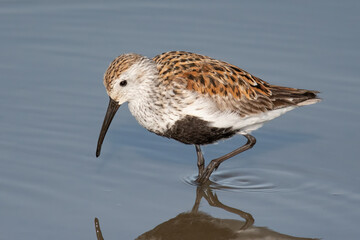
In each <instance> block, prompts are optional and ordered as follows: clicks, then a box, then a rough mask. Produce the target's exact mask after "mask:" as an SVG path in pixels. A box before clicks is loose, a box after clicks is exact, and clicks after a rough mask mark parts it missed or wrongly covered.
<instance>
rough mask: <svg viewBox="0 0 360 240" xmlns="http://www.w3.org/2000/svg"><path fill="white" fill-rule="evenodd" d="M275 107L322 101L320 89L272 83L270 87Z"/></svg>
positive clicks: (303, 104)
mask: <svg viewBox="0 0 360 240" xmlns="http://www.w3.org/2000/svg"><path fill="white" fill-rule="evenodd" d="M270 89H271V92H272V95H271V97H270V98H271V100H272V101H273V103H274V105H275V108H283V107H286V106H294V105H295V106H305V105H310V104H314V103H317V102H320V101H321V99H320V98H319V97H318V96H317V93H319V92H318V91H313V90H306V89H297V88H288V87H281V86H275V85H272V86H271V87H270Z"/></svg>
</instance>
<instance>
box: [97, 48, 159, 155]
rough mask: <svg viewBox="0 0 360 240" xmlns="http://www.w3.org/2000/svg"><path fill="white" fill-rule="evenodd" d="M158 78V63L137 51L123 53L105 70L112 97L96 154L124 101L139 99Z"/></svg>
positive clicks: (105, 78) (106, 83)
mask: <svg viewBox="0 0 360 240" xmlns="http://www.w3.org/2000/svg"><path fill="white" fill-rule="evenodd" d="M157 78H158V70H157V68H156V64H155V62H154V61H152V60H151V59H149V58H147V57H144V56H141V55H139V54H135V53H129V54H123V55H121V56H119V57H117V58H115V60H114V61H112V63H111V64H110V66H109V67H108V69H107V70H106V72H105V76H104V85H105V88H106V91H107V94H108V95H109V97H110V101H109V105H108V108H107V111H106V115H105V118H104V122H103V125H102V127H101V131H100V135H99V140H98V145H97V149H96V156H97V157H98V156H99V155H100V150H101V145H102V142H103V140H104V138H105V135H106V132H107V130H108V128H109V126H110V123H111V121H112V119H113V117H114V116H115V113H116V111H117V110H118V109H119V107H120V105H121V104H122V103H124V102H131V101H133V100H138V99H139V96H142V95H143V94H144V93H146V92H149V90H150V88H149V87H150V86H151V85H154V81H156V79H157Z"/></svg>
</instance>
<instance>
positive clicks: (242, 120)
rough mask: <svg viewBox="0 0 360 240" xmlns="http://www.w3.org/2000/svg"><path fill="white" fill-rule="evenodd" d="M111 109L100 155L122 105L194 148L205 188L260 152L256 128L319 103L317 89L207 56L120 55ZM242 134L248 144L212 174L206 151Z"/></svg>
mask: <svg viewBox="0 0 360 240" xmlns="http://www.w3.org/2000/svg"><path fill="white" fill-rule="evenodd" d="M104 85H105V88H106V91H107V94H108V95H109V99H110V100H109V105H108V108H107V112H106V115H105V118H104V122H103V124H102V128H101V131H100V135H99V139H98V143H97V149H96V157H98V156H99V155H100V151H101V145H102V143H103V140H104V138H105V135H106V132H107V130H108V128H109V126H110V123H111V121H112V119H113V117H114V115H115V113H116V112H117V110H118V109H119V107H120V105H121V104H123V103H125V102H128V107H129V110H130V112H131V114H132V115H133V116H134V117H135V119H136V120H137V121H138V122H139V123H140V125H142V126H143V127H144V128H146V129H147V130H149V131H150V132H153V133H155V134H157V135H160V136H163V137H167V138H172V139H175V140H177V141H179V142H182V143H185V144H193V145H195V149H196V153H197V166H198V177H197V179H196V181H197V182H198V183H199V184H203V183H205V182H207V181H208V179H209V177H210V175H211V173H212V172H213V171H214V170H215V169H217V168H218V167H219V165H220V164H221V163H222V162H224V161H225V160H227V159H229V158H231V157H233V156H235V155H237V154H239V153H241V152H244V151H246V150H248V149H250V148H252V147H253V146H254V144H255V143H256V139H255V137H253V136H252V135H250V133H251V132H252V131H253V130H256V129H258V128H259V127H261V126H262V125H263V124H264V123H265V122H267V121H270V120H272V119H274V118H276V117H279V116H280V115H282V114H284V113H285V112H288V111H290V110H292V109H294V108H296V107H298V106H304V105H309V104H313V103H316V102H318V101H320V99H319V98H318V97H317V95H316V94H317V93H318V92H317V91H312V90H305V89H296V88H288V87H282V86H276V85H271V84H269V83H267V82H265V81H263V80H261V79H260V78H258V77H255V76H254V75H252V74H250V73H248V72H246V71H245V70H243V69H241V68H239V67H237V66H235V65H232V64H230V63H227V62H224V61H219V60H216V59H213V58H210V57H207V56H203V55H200V54H195V53H190V52H184V51H172V52H165V53H162V54H160V55H157V56H155V57H154V58H152V59H151V58H148V57H145V56H142V55H139V54H135V53H129V54H123V55H121V56H119V57H117V58H116V59H115V60H114V61H113V62H112V63H111V64H110V66H109V67H108V69H107V70H106V72H105V75H104ZM235 134H240V135H243V136H245V137H246V139H247V143H246V144H245V145H243V146H241V147H239V148H237V149H235V150H234V151H232V152H230V153H228V154H225V155H224V156H221V157H219V158H216V159H213V160H212V161H210V162H209V164H208V165H207V167H206V168H205V160H204V156H203V154H202V151H201V148H200V146H201V145H205V144H211V143H215V142H217V141H219V140H222V139H226V138H230V137H232V136H234V135H235Z"/></svg>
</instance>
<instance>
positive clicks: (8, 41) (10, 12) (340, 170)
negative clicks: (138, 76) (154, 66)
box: [0, 0, 360, 239]
mask: <svg viewBox="0 0 360 240" xmlns="http://www.w3.org/2000/svg"><path fill="white" fill-rule="evenodd" d="M359 10H360V4H359V3H358V1H346V2H341V3H340V2H337V1H299V2H285V1H283V2H282V1H275V2H274V1H272V2H270V1H256V2H255V1H241V2H239V1H228V2H226V3H223V2H220V1H218V2H208V1H197V2H193V1H191V2H190V1H181V2H169V1H156V2H154V1H151V2H149V1H136V2H135V1H132V2H130V1H129V2H121V1H107V2H99V1H80V0H79V1H76V0H75V1H62V2H55V1H40V0H38V1H32V2H29V1H1V2H0V39H1V44H0V49H1V51H0V52H1V54H0V74H1V83H2V84H1V88H0V110H1V111H0V132H1V135H0V136H1V137H0V151H1V155H0V166H1V167H0V209H1V214H0V239H25V238H26V239H96V235H95V229H94V223H93V220H94V218H95V217H98V218H99V221H100V225H101V230H102V232H103V235H104V238H105V239H136V238H138V237H139V239H144V236H147V237H149V236H152V235H146V234H145V233H148V234H152V233H158V232H156V231H152V230H154V228H155V227H156V226H158V225H160V224H162V223H167V224H163V225H161V228H160V227H159V228H157V229H160V230H162V231H163V232H165V233H166V232H167V231H168V232H170V233H174V231H176V230H179V235H180V236H181V237H182V239H186V238H185V237H188V236H189V235H190V238H188V239H193V238H191V233H193V232H192V231H191V229H190V228H187V227H188V226H186V224H185V225H182V226H183V227H182V228H180V227H179V226H176V227H175V228H172V227H173V225H172V221H171V220H173V219H174V218H175V220H176V219H177V216H178V215H179V214H180V213H183V212H189V211H191V210H192V209H193V206H194V203H195V202H196V201H195V200H196V195H198V196H199V191H200V190H197V188H196V186H194V185H193V184H192V180H193V179H194V176H195V174H196V172H197V168H196V154H195V149H194V147H192V146H185V145H183V144H180V143H177V142H175V141H172V140H168V139H164V138H160V137H158V136H156V135H153V134H151V133H149V132H147V131H146V130H144V129H142V128H141V127H140V126H139V125H138V124H137V123H136V121H135V120H134V119H133V117H132V116H131V114H130V113H129V111H128V109H127V107H126V106H125V105H124V106H122V107H121V109H120V111H119V112H118V114H117V117H116V118H115V119H114V121H113V123H112V126H111V128H110V130H109V132H108V134H107V136H106V139H105V142H104V145H103V149H102V155H101V157H100V158H99V159H96V158H95V147H96V141H97V137H98V133H99V130H100V126H101V123H102V120H103V116H104V113H105V110H106V106H107V101H108V98H107V96H106V93H105V89H104V87H103V85H102V76H103V73H104V71H105V70H106V68H107V66H108V64H109V63H110V61H112V59H113V58H114V57H116V56H117V55H120V54H121V53H126V52H137V53H141V54H144V55H146V56H155V55H156V54H159V53H161V52H164V51H168V50H187V51H193V52H197V53H201V54H205V55H208V56H212V57H214V58H218V59H222V60H225V61H228V62H231V63H233V64H236V65H238V66H240V67H242V68H244V69H246V70H248V71H249V72H251V73H253V74H254V75H256V76H258V77H260V78H262V79H264V80H266V81H269V82H270V83H273V84H278V85H284V86H292V87H299V88H308V89H316V90H320V91H321V92H322V93H321V97H322V98H323V101H322V102H321V103H319V104H316V105H312V106H307V107H303V108H300V109H297V110H294V111H291V112H289V113H287V114H286V115H285V116H283V117H281V118H278V119H276V120H274V121H272V122H270V123H267V124H266V125H265V126H264V127H263V128H261V129H259V130H257V131H256V132H254V133H253V134H254V136H255V137H256V138H257V140H258V142H257V144H256V145H255V147H254V148H253V149H252V150H250V151H247V152H245V153H243V154H241V155H240V156H237V157H234V158H233V159H231V160H228V161H227V162H226V163H224V164H222V165H221V166H220V168H219V170H218V171H217V172H216V173H215V174H214V176H213V178H212V180H213V182H214V184H213V185H212V187H213V190H212V192H211V191H210V190H208V189H203V190H201V191H204V192H207V194H208V195H207V197H208V198H206V200H204V199H202V201H201V204H200V205H198V206H197V207H198V208H199V210H198V212H195V213H194V212H192V213H189V214H190V215H191V214H195V217H191V216H190V219H200V222H201V223H206V224H208V223H209V222H211V223H212V224H215V225H216V224H217V226H214V225H210V226H211V227H210V228H205V229H206V230H205V232H206V231H210V230H214V231H215V229H217V227H219V224H218V223H219V222H221V221H222V220H221V219H230V220H223V221H222V222H223V223H224V224H225V225H226V224H230V223H231V224H230V225H226V226H225V225H221V229H223V228H222V227H224V226H225V228H226V229H228V230H229V229H230V230H231V231H238V230H239V229H240V228H241V226H243V224H244V221H245V220H246V219H244V216H240V215H236V214H233V213H231V211H229V208H225V209H224V208H221V207H219V204H215V203H214V197H213V196H211V195H212V194H213V195H216V196H217V199H218V200H219V202H220V203H221V204H223V205H226V206H228V207H230V208H231V209H237V212H238V213H239V211H241V212H245V213H246V214H245V215H246V216H249V215H251V216H252V218H253V219H254V224H253V225H251V226H248V228H247V229H245V230H244V229H243V230H241V231H238V232H237V233H236V234H238V235H236V237H237V239H247V238H248V237H249V236H248V235H247V234H248V233H249V232H254V231H257V230H258V232H261V233H263V235H261V237H263V238H264V237H265V236H267V237H273V238H278V239H279V238H280V237H279V236H280V235H276V234H284V235H286V236H293V237H303V238H321V239H357V238H358V236H359V235H360V230H359V228H358V223H359V222H360V208H359V204H360V187H359V182H360V181H359V180H360V177H359V169H360V161H359V160H358V156H359V155H360V148H359V139H360V131H359V130H360V129H359V124H358V123H359V120H360V113H359V104H360V97H359V94H358V92H359V90H360V81H359V76H360V68H359V62H360V57H359V46H358V43H359V42H360V30H359V26H358V22H360V15H359V14H358V12H359ZM244 142H245V139H242V138H241V137H240V136H239V137H235V138H233V139H231V140H227V141H225V142H221V143H219V144H216V145H211V146H207V147H205V148H204V153H205V158H206V159H211V158H214V157H216V156H220V155H221V154H224V153H226V152H229V151H231V150H233V149H234V148H236V147H237V146H239V145H240V144H243V143H244ZM197 191H198V194H197ZM201 191H200V192H201ZM209 191H210V193H209ZM209 201H210V202H209ZM208 202H209V204H208ZM215 202H216V201H215ZM210 203H211V204H212V205H213V206H211V204H210ZM195 205H196V204H195ZM223 205H220V206H222V207H223ZM195 210H196V207H195ZM196 214H197V215H196ZM209 215H210V217H209ZM184 216H185V217H189V215H186V214H185V215H180V217H179V218H181V217H184ZM168 220H170V221H169V222H167V221H168ZM178 222H181V221H180V220H179V221H178ZM186 222H187V220H186V218H185V223H186ZM206 226H209V225H206ZM262 227H266V229H265V228H262ZM160 230H159V231H160ZM230 230H229V231H230ZM149 231H150V232H149ZM180 232H181V234H180ZM195 232H196V231H195ZM228 233H229V232H228ZM143 234H144V235H143ZM214 234H215V235H212V236H216V233H214ZM229 234H232V233H231V232H230V233H229ZM241 234H242V235H241ZM271 234H272V235H271ZM185 235H186V236H185ZM154 236H155V235H154ZM156 236H157V237H158V236H161V235H156ZM221 236H224V235H221ZM274 236H275V237H274ZM281 236H283V235H281ZM197 237H198V238H200V239H201V236H197ZM145 239H146V237H145ZM207 239H209V238H207ZM284 239H291V238H290V237H284Z"/></svg>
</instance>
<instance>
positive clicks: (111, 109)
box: [96, 97, 120, 157]
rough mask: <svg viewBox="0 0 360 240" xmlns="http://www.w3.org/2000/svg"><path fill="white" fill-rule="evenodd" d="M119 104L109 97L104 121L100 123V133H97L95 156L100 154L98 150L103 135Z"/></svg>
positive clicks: (99, 149)
mask: <svg viewBox="0 0 360 240" xmlns="http://www.w3.org/2000/svg"><path fill="white" fill-rule="evenodd" d="M119 107H120V105H119V104H118V103H117V102H116V101H114V100H112V99H111V98H110V97H109V105H108V108H107V110H106V114H105V118H104V122H103V124H102V127H101V130H100V135H99V139H98V142H97V147H96V157H99V156H100V152H101V146H102V143H103V141H104V138H105V135H106V132H107V130H108V129H109V126H110V123H111V121H112V120H113V118H114V116H115V113H116V112H117V110H118V109H119Z"/></svg>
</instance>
